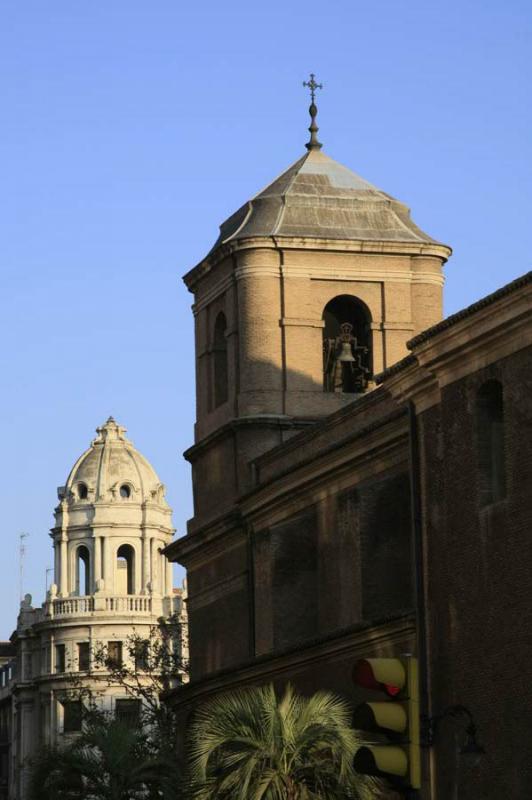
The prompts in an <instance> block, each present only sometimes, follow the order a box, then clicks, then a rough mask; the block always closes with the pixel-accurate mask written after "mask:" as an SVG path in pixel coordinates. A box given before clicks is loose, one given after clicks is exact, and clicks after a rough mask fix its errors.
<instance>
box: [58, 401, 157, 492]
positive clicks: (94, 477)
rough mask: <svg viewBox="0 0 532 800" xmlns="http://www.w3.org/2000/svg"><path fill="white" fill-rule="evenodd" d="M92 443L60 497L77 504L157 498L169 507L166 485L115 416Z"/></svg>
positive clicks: (99, 429)
mask: <svg viewBox="0 0 532 800" xmlns="http://www.w3.org/2000/svg"><path fill="white" fill-rule="evenodd" d="M96 432H97V434H98V435H97V436H96V438H95V439H94V440H93V441H92V443H91V446H90V447H89V449H88V450H86V451H85V452H84V453H83V455H82V456H80V458H79V459H78V460H77V461H76V463H75V464H74V466H73V468H72V470H71V472H70V475H69V476H68V479H67V482H66V486H65V488H64V490H62V489H60V490H59V496H60V499H63V497H65V498H66V499H67V501H68V503H69V505H70V506H72V505H74V504H77V503H114V502H123V501H124V500H128V501H130V502H132V503H142V502H144V501H155V502H157V503H159V504H160V505H162V506H165V507H167V503H166V500H165V499H164V486H163V484H162V483H161V481H160V480H159V478H158V476H157V474H156V472H155V470H154V469H153V467H152V466H151V464H150V463H149V462H148V461H147V460H146V459H145V458H144V456H143V455H141V453H139V451H138V450H136V449H135V447H134V446H133V443H132V442H131V441H130V440H129V439H128V438H127V436H126V435H125V434H126V428H124V427H123V426H122V425H118V423H117V422H115V420H114V419H113V417H109V419H108V420H107V422H106V423H105V424H104V425H102V426H101V427H99V428H97V429H96Z"/></svg>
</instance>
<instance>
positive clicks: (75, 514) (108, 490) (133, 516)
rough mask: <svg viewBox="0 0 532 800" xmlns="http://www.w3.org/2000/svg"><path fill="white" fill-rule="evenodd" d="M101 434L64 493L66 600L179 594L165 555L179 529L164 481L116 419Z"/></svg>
mask: <svg viewBox="0 0 532 800" xmlns="http://www.w3.org/2000/svg"><path fill="white" fill-rule="evenodd" d="M96 432H97V436H96V438H95V439H94V440H93V441H92V443H91V445H90V447H89V449H88V450H86V451H85V452H84V453H83V454H82V455H81V456H80V457H79V458H78V460H77V461H76V463H75V464H74V466H73V468H72V470H71V471H70V474H69V476H68V478H67V481H66V484H65V485H64V486H60V487H59V488H58V490H57V491H58V496H59V500H60V502H59V505H58V506H57V508H56V510H55V526H54V528H53V529H52V532H51V535H52V538H53V539H54V549H55V576H56V577H55V584H56V589H55V590H56V591H58V592H59V594H60V595H61V596H63V597H68V596H79V595H82V596H87V595H92V594H99V595H100V596H103V595H105V596H108V597H115V596H116V597H120V596H123V595H146V594H157V595H161V596H162V595H165V594H168V593H171V591H172V586H171V583H172V582H171V567H170V566H169V565H168V562H167V560H166V558H165V557H164V556H163V555H162V552H161V551H162V549H163V548H164V547H166V545H167V544H169V542H170V540H171V538H172V535H173V533H174V529H173V527H172V519H171V513H172V512H171V509H170V507H169V505H168V503H167V502H166V499H165V497H164V493H165V489H164V485H163V484H162V482H161V480H160V479H159V477H158V475H157V473H156V472H155V470H154V469H153V467H152V466H151V464H150V463H149V462H148V461H147V460H146V458H144V456H143V455H142V454H141V453H139V451H138V450H137V449H136V448H135V447H134V446H133V443H132V442H131V441H130V440H129V439H128V438H127V436H126V429H125V428H124V427H122V426H121V425H119V424H118V423H117V422H116V421H115V420H114V419H113V417H109V419H108V420H107V422H106V423H105V424H104V425H102V426H101V427H99V428H97V429H96Z"/></svg>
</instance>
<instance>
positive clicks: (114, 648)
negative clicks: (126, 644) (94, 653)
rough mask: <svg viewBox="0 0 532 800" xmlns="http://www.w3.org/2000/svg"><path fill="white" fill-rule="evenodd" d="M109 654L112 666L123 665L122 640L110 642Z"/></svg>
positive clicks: (108, 644)
mask: <svg viewBox="0 0 532 800" xmlns="http://www.w3.org/2000/svg"><path fill="white" fill-rule="evenodd" d="M107 654H108V660H109V662H110V665H111V666H113V667H121V666H122V642H108V643H107Z"/></svg>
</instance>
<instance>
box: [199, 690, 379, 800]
mask: <svg viewBox="0 0 532 800" xmlns="http://www.w3.org/2000/svg"><path fill="white" fill-rule="evenodd" d="M350 715H351V712H350V709H349V707H348V706H347V704H346V703H344V702H343V701H342V700H341V699H339V698H337V697H335V696H334V695H332V694H331V693H329V692H317V693H316V694H315V695H313V696H312V697H309V698H305V697H303V696H301V695H298V694H297V693H296V692H295V691H294V690H293V688H292V687H291V686H287V688H286V690H285V692H284V695H283V696H282V697H281V698H280V699H278V698H277V696H276V694H275V690H274V688H273V686H272V685H269V686H264V687H261V688H253V689H248V690H242V691H238V692H235V693H232V694H227V695H224V696H221V697H219V698H216V699H215V700H213V701H212V702H211V703H208V704H205V705H204V706H203V707H202V708H201V709H200V710H199V711H198V712H197V714H196V716H195V718H194V721H193V723H192V726H191V731H190V735H191V744H190V771H191V779H192V787H193V792H192V794H193V797H194V800H333V799H334V800H342V799H343V800H348V799H352V800H362V798H370V797H376V796H378V795H379V787H378V785H377V783H376V782H375V781H372V780H371V779H367V778H363V777H361V776H358V775H356V773H355V772H354V770H353V767H352V761H353V755H354V752H355V750H356V747H357V745H358V744H359V743H360V742H359V739H358V737H357V734H356V732H355V731H354V730H353V729H352V728H351V725H350Z"/></svg>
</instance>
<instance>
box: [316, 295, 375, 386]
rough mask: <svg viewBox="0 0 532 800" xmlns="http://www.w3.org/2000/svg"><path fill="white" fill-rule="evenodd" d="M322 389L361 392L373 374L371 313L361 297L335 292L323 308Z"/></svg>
mask: <svg viewBox="0 0 532 800" xmlns="http://www.w3.org/2000/svg"><path fill="white" fill-rule="evenodd" d="M323 321H324V323H325V324H324V328H323V390H324V391H325V392H340V393H345V394H360V393H362V392H364V391H365V390H366V388H367V385H368V381H369V380H370V378H371V374H372V341H371V314H370V311H369V309H368V307H367V306H366V304H365V303H363V302H362V300H359V298H358V297H353V296H351V295H346V294H343V295H338V296H337V297H334V298H333V299H332V300H330V301H329V302H328V303H327V305H326V306H325V308H324V310H323Z"/></svg>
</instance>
